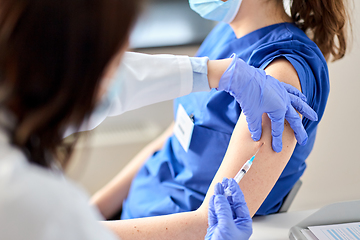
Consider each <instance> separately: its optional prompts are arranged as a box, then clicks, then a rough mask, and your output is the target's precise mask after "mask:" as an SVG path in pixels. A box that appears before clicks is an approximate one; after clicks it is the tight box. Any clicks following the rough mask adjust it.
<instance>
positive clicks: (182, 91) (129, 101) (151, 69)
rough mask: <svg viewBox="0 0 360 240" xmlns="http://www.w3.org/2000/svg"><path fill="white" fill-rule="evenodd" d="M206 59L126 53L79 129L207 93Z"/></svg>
mask: <svg viewBox="0 0 360 240" xmlns="http://www.w3.org/2000/svg"><path fill="white" fill-rule="evenodd" d="M208 60H209V59H208V58H207V57H202V58H190V57H188V56H175V55H168V54H164V55H148V54H142V53H134V52H126V53H125V54H124V57H123V60H122V63H121V65H120V66H119V69H118V70H117V72H116V74H115V77H114V79H113V81H112V83H111V84H110V86H109V88H108V91H107V93H106V94H105V95H104V97H103V98H102V100H101V102H100V103H99V104H98V106H97V107H96V108H95V110H94V112H93V113H92V114H91V115H90V117H89V118H88V120H87V121H85V122H84V123H83V124H82V126H81V127H80V129H75V128H73V127H70V128H69V129H68V130H67V131H66V133H65V137H66V136H69V135H70V134H72V133H74V132H75V131H86V130H92V129H94V128H95V127H97V126H98V125H99V124H100V123H101V122H102V121H104V120H105V118H106V117H109V116H117V115H120V114H122V113H124V112H126V111H130V110H134V109H137V108H140V107H144V106H147V105H151V104H154V103H158V102H162V101H167V100H171V99H175V98H178V97H181V96H184V95H187V94H189V93H191V92H199V91H210V87H209V83H208V78H207V63H208Z"/></svg>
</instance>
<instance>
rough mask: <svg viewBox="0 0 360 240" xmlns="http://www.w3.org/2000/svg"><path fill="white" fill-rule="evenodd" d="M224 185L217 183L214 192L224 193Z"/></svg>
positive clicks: (216, 193)
mask: <svg viewBox="0 0 360 240" xmlns="http://www.w3.org/2000/svg"><path fill="white" fill-rule="evenodd" d="M225 188H226V187H224V186H223V185H222V184H221V183H216V184H215V187H214V194H215V195H223V194H224V189H225Z"/></svg>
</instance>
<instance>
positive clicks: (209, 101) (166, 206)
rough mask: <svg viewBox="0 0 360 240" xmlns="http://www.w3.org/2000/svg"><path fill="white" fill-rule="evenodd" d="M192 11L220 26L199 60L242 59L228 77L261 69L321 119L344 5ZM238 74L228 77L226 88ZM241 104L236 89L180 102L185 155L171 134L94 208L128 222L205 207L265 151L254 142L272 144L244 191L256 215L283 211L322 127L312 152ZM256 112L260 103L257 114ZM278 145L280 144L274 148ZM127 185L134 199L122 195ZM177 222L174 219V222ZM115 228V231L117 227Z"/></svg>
mask: <svg viewBox="0 0 360 240" xmlns="http://www.w3.org/2000/svg"><path fill="white" fill-rule="evenodd" d="M190 6H191V7H192V9H193V10H195V11H196V12H198V13H199V14H200V15H202V16H203V17H205V18H208V19H211V20H216V21H220V23H219V24H218V25H217V26H216V27H215V29H214V30H213V31H212V32H211V33H210V34H209V36H208V37H207V39H206V40H205V41H204V43H203V44H202V45H201V47H200V49H199V52H198V54H197V55H198V56H209V58H210V59H224V58H228V57H230V56H232V55H233V54H234V53H235V55H234V56H233V62H232V64H231V66H230V68H229V69H239V68H241V66H243V65H244V62H246V63H248V64H249V65H251V66H254V67H255V68H257V69H263V70H264V71H265V72H266V73H267V74H270V75H272V76H274V77H276V78H277V79H279V80H280V81H283V82H287V83H289V84H291V85H293V86H295V87H296V88H297V89H299V90H301V91H302V92H303V94H304V95H305V96H306V98H307V101H308V103H309V104H310V106H311V107H312V108H313V109H314V110H315V111H316V112H317V114H318V116H319V120H320V119H321V118H322V116H323V113H324V110H325V106H326V102H327V98H328V94H329V76H328V69H327V63H326V60H327V59H331V58H332V59H334V60H336V59H340V58H342V57H343V56H344V54H345V50H346V34H345V22H346V12H345V7H344V3H343V1H337V0H336V1H335V0H322V1H303V0H293V1H292V5H291V16H288V15H287V14H286V12H285V9H284V6H283V2H282V1H279V0H268V1H264V0H243V1H240V0H232V1H216V0H214V1H207V0H205V1H204V0H190ZM228 23H230V24H228ZM305 32H306V33H309V36H310V37H308V36H307V35H306V34H305ZM336 43H338V44H336ZM258 74H265V73H264V72H262V73H260V72H258ZM231 75H232V74H227V73H225V75H224V76H223V80H225V79H227V78H230V77H231ZM225 81H226V80H225ZM237 84H238V83H234V85H237ZM230 85H232V83H230ZM218 89H219V90H226V89H227V86H222V84H221V83H220V86H219V88H218ZM248 89H249V90H248V91H246V97H245V99H246V98H248V99H249V98H251V97H253V96H254V95H256V94H257V93H255V92H252V91H251V90H250V89H253V88H252V87H251V86H249V88H248ZM244 93H245V91H244ZM244 93H243V94H244ZM237 96H238V95H237V94H236V93H231V91H228V92H224V91H222V92H219V91H216V90H212V91H210V92H208V93H192V94H190V95H187V96H184V97H181V98H178V99H176V100H175V102H174V115H175V116H174V120H175V121H176V119H177V118H178V114H181V112H184V111H185V113H186V115H189V116H191V120H192V121H193V123H194V130H193V132H192V135H191V141H190V145H189V147H188V149H186V148H185V147H184V146H183V145H182V144H181V141H180V140H181V139H180V138H179V137H178V136H177V135H176V133H175V134H173V133H174V132H175V131H173V128H172V127H171V128H170V129H169V130H168V132H167V133H165V134H164V135H163V136H162V137H161V138H159V139H158V140H156V141H155V142H154V143H151V144H150V145H149V146H148V147H147V148H146V149H144V151H143V152H142V154H140V155H138V156H137V157H135V159H134V161H133V162H132V163H130V164H129V166H128V167H127V168H125V169H126V170H128V169H132V170H133V174H132V175H130V174H128V173H129V172H120V173H119V175H118V176H117V177H116V178H115V179H114V180H113V181H112V182H111V183H110V184H108V185H107V186H106V187H105V188H104V189H102V190H101V191H99V192H98V193H97V194H96V195H95V196H94V198H93V202H94V203H95V204H97V205H98V206H99V208H100V210H101V212H102V213H103V214H104V215H105V216H110V215H111V214H112V213H114V212H115V211H116V210H118V209H119V208H121V207H122V216H121V219H133V218H143V217H149V216H157V215H167V214H172V213H180V215H181V214H182V215H185V213H184V212H189V211H193V210H195V209H202V208H205V209H206V207H207V203H208V201H209V198H210V196H211V195H212V194H213V189H214V184H216V183H217V182H219V181H221V179H222V178H223V177H234V176H235V174H236V172H237V171H238V170H239V169H240V167H241V166H242V165H243V164H244V163H245V161H246V160H248V159H249V158H250V157H251V156H252V155H253V154H254V153H255V152H256V150H257V149H258V148H259V146H260V143H256V142H254V141H252V139H251V137H252V138H253V139H255V140H259V139H260V142H265V145H264V146H263V147H262V148H261V150H260V152H259V153H258V155H257V157H256V159H255V160H254V164H253V167H252V169H251V170H250V171H249V172H248V173H247V175H246V176H245V177H244V178H243V180H242V181H241V182H240V186H241V189H242V191H243V192H244V195H245V199H246V202H247V204H248V206H249V210H250V215H251V216H253V215H255V214H257V215H266V214H270V213H276V212H277V211H278V210H279V208H280V207H281V205H282V203H283V201H284V199H285V197H286V195H287V194H288V193H289V191H290V190H291V189H292V187H293V185H294V184H295V183H296V182H297V181H298V179H299V178H300V176H301V175H302V174H303V172H304V170H305V168H306V163H305V160H306V158H307V157H308V155H309V154H310V152H311V150H312V148H313V145H314V141H315V137H316V129H317V126H318V123H319V122H318V121H311V120H309V118H308V117H307V116H303V121H302V123H303V125H304V128H305V130H306V132H307V135H308V140H307V144H306V145H304V143H305V142H302V141H298V143H297V142H296V139H299V137H301V136H299V135H298V134H297V133H295V134H294V132H293V131H292V130H291V128H290V127H291V126H292V124H291V123H290V124H288V123H286V126H285V128H284V129H283V130H284V132H282V131H280V132H276V133H275V134H274V131H270V125H271V126H273V125H276V124H277V123H275V124H274V122H271V121H270V119H269V118H268V117H267V116H264V117H263V121H262V123H261V121H254V122H252V121H246V119H245V118H244V117H246V115H247V113H248V112H249V110H248V109H246V107H243V106H241V101H240V104H239V101H237V100H236V97H237ZM243 96H244V95H243ZM264 104H265V105H266V102H264ZM257 107H258V105H257V104H254V106H253V108H252V110H255V109H257ZM179 109H180V111H179ZM181 109H183V110H181ZM239 117H240V119H239ZM238 119H239V121H238ZM283 120H284V119H281V121H283ZM247 123H250V129H248V127H247ZM261 124H262V126H263V132H262V134H261V133H260V132H257V131H253V129H252V126H261ZM176 125H177V123H175V127H176ZM175 130H176V128H175ZM281 133H283V135H282V136H281ZM271 134H273V137H271ZM274 138H275V139H274ZM281 138H282V140H283V144H282V145H281V144H280V143H279V142H277V141H276V140H277V139H281ZM229 143H230V145H231V144H236V145H237V146H238V147H237V149H230V148H228V149H227V146H228V144H229ZM273 150H275V151H276V152H280V151H281V152H280V153H276V152H275V151H273ZM124 171H125V170H124ZM214 177H215V178H214ZM129 179H130V180H132V181H131V182H130V180H129ZM213 179H214V180H213ZM126 187H127V189H129V191H128V192H127V191H124V189H126ZM208 189H209V191H208ZM205 196H206V197H205ZM170 216H172V217H173V218H176V216H177V214H173V215H170ZM168 219H170V217H169V218H168ZM134 221H135V220H134ZM169 221H170V220H169ZM203 221H204V219H203ZM185 223H187V224H197V223H198V219H196V218H194V220H193V221H190V220H188V221H184V223H179V224H178V228H182V227H183V226H182V225H186V224H185ZM109 224H110V225H112V226H113V228H114V229H116V222H114V223H109ZM199 235H200V234H199Z"/></svg>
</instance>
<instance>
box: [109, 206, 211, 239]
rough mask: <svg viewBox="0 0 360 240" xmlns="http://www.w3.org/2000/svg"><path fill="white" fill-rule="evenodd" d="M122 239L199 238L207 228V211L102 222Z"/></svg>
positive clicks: (201, 237)
mask: <svg viewBox="0 0 360 240" xmlns="http://www.w3.org/2000/svg"><path fill="white" fill-rule="evenodd" d="M104 224H105V226H107V227H108V228H110V229H111V230H112V231H114V232H115V233H116V234H117V235H118V236H119V237H120V238H121V239H122V240H127V239H131V240H140V239H147V240H151V239H156V240H162V239H163V240H168V239H172V240H189V239H192V240H200V239H204V237H205V234H206V229H207V211H206V213H205V212H203V211H199V210H198V211H193V212H185V213H177V214H172V215H165V216H159V217H150V218H140V219H132V220H119V221H108V222H104Z"/></svg>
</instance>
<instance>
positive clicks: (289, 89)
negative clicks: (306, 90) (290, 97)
mask: <svg viewBox="0 0 360 240" xmlns="http://www.w3.org/2000/svg"><path fill="white" fill-rule="evenodd" d="M280 84H281V85H282V86H283V87H284V88H285V89H286V91H287V92H288V93H291V94H294V95H295V96H297V97H299V98H301V100H303V101H304V102H307V98H306V96H305V95H304V94H303V93H302V92H300V91H299V89H297V88H296V87H294V86H292V85H290V84H287V83H284V82H280Z"/></svg>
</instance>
